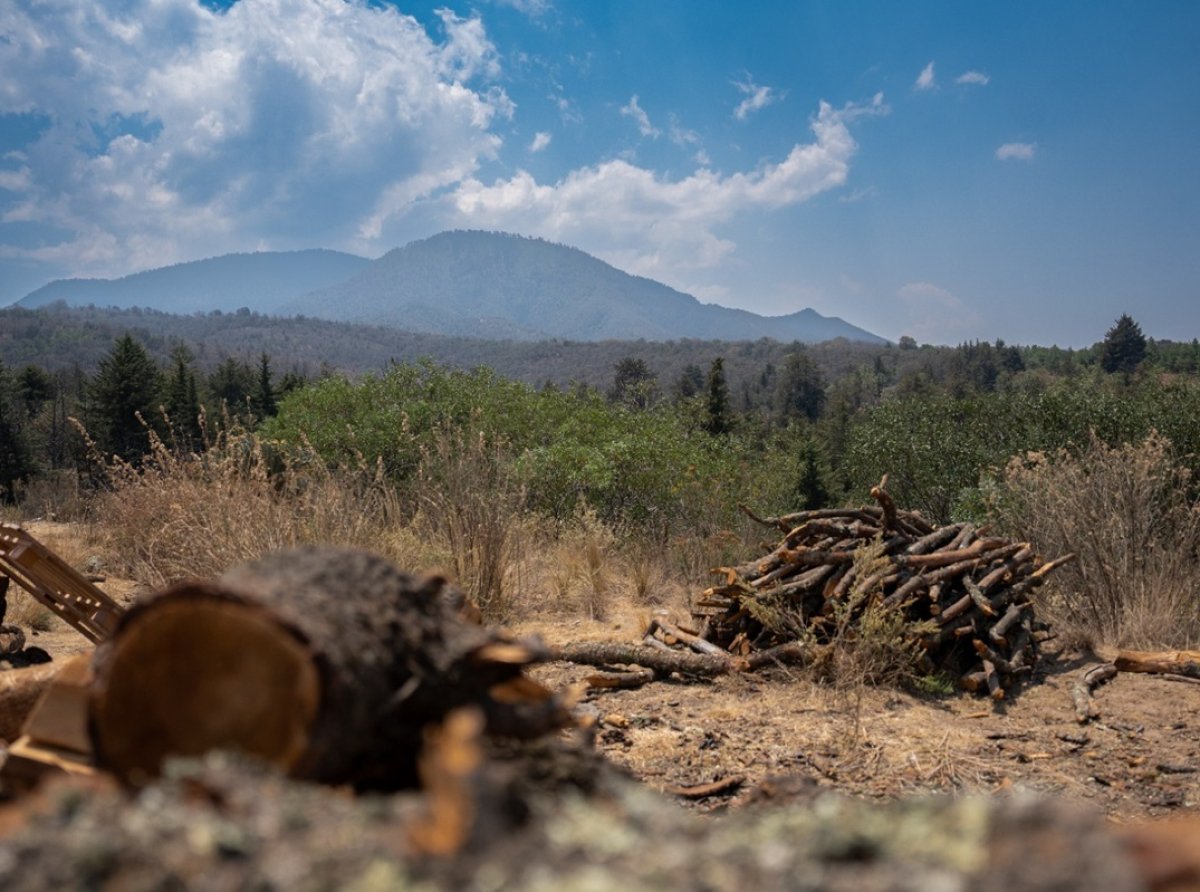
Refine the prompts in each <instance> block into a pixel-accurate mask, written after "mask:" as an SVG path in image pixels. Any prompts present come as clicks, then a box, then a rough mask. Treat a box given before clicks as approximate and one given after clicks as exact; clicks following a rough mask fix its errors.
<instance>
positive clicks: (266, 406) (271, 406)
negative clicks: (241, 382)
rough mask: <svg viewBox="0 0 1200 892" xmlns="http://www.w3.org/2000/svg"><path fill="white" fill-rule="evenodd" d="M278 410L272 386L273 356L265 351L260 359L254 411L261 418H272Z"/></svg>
mask: <svg viewBox="0 0 1200 892" xmlns="http://www.w3.org/2000/svg"><path fill="white" fill-rule="evenodd" d="M278 411H279V408H278V406H277V405H276V403H275V391H274V390H273V389H272V387H271V357H269V356H267V354H266V353H264V354H263V355H262V356H260V357H259V360H258V391H257V393H256V394H255V397H254V412H255V414H256V415H258V417H259V418H260V419H261V418H270V417H271V416H272V415H275V414H276V413H277V412H278Z"/></svg>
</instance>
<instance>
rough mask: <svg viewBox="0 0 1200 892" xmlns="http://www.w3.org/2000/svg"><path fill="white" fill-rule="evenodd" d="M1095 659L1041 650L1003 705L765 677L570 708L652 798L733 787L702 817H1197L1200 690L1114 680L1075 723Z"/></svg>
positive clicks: (661, 688) (598, 626)
mask: <svg viewBox="0 0 1200 892" xmlns="http://www.w3.org/2000/svg"><path fill="white" fill-rule="evenodd" d="M519 631H521V632H523V633H538V634H540V635H541V636H542V637H543V638H544V639H545V640H546V641H547V642H549V643H552V644H562V643H567V642H568V641H579V640H601V639H615V640H626V641H629V640H635V639H636V637H637V634H636V633H637V629H636V617H631V618H629V619H625V620H619V621H618V622H617V623H603V624H602V623H591V622H583V621H577V622H574V623H571V624H568V625H566V626H565V627H564V626H563V625H549V624H543V623H534V624H529V625H527V626H522V627H520V629H519ZM1095 662H1096V658H1095V657H1094V656H1089V658H1087V659H1084V658H1082V657H1081V656H1080V655H1078V654H1058V653H1054V652H1050V653H1047V654H1046V655H1045V659H1044V660H1043V662H1042V665H1041V666H1040V668H1039V671H1038V672H1037V673H1036V675H1035V676H1034V678H1033V679H1032V681H1031V683H1030V684H1029V685H1027V686H1026V688H1025V689H1024V690H1022V691H1020V692H1018V693H1017V694H1016V695H1015V696H1013V697H1012V698H1011V699H1010V700H1007V701H1002V702H1000V703H993V701H991V700H990V699H988V698H985V697H980V696H976V695H972V694H954V695H951V696H944V697H932V696H923V695H922V696H917V695H914V694H912V693H908V692H905V691H900V690H895V689H885V688H872V687H866V686H858V685H856V686H854V687H852V688H851V689H849V690H839V689H837V688H836V687H834V686H831V685H830V684H829V683H827V682H821V681H818V680H815V679H814V678H812V676H811V675H810V674H807V673H805V672H804V671H803V670H795V671H791V670H787V669H774V670H770V671H766V672H759V673H755V674H747V675H731V676H724V677H719V678H716V679H713V680H708V681H689V682H683V681H674V680H672V681H667V682H658V683H653V684H650V685H647V686H645V687H643V688H640V689H637V690H630V691H604V692H597V693H595V694H593V695H591V696H590V697H589V699H588V700H587V701H586V702H585V703H584V704H583V705H582V706H581V710H583V711H584V712H585V713H590V714H591V715H593V716H594V717H595V718H596V719H597V722H598V724H597V730H596V743H597V746H598V747H599V748H600V749H601V751H602V752H604V753H605V754H606V755H607V756H608V757H609V758H611V759H612V760H613V761H614V762H616V763H618V764H620V765H623V766H625V767H626V768H628V769H629V770H630V771H631V772H632V773H633V774H634V775H635V776H637V777H639V778H641V779H642V780H643V781H644V782H645V783H646V784H648V785H649V786H651V787H653V788H657V789H661V790H670V789H672V788H677V787H689V786H693V785H699V784H704V783H710V782H715V781H721V780H729V779H732V778H737V777H740V778H743V779H744V780H743V782H742V783H741V784H739V785H737V786H736V787H735V788H734V790H733V791H732V792H731V793H730V794H726V795H724V796H714V797H709V798H707V799H703V800H700V801H698V802H697V803H696V804H695V807H697V808H700V809H715V808H724V807H737V806H739V805H740V804H743V803H745V802H747V801H750V800H755V801H757V800H760V799H762V798H770V797H771V796H772V795H773V791H775V793H774V794H775V795H788V796H794V795H796V793H797V789H798V788H803V787H806V786H807V787H809V792H810V793H812V794H814V795H815V794H816V793H817V792H820V791H822V790H824V789H830V788H832V789H836V790H838V791H841V792H843V793H847V794H850V795H854V796H862V797H868V798H872V799H890V798H896V797H900V796H905V795H910V794H914V793H923V792H946V793H992V792H1003V791H1007V790H1010V789H1012V788H1014V787H1020V788H1026V789H1030V790H1034V791H1039V792H1044V793H1050V794H1055V795H1061V796H1064V797H1066V798H1068V799H1071V800H1076V801H1080V802H1087V803H1090V804H1091V805H1092V807H1094V808H1098V809H1101V810H1103V811H1104V812H1105V813H1106V814H1107V815H1108V816H1109V818H1110V819H1111V820H1113V821H1118V822H1125V821H1130V820H1135V819H1139V818H1145V817H1148V816H1160V815H1166V814H1172V813H1175V814H1178V813H1200V685H1193V684H1186V683H1178V682H1172V681H1167V680H1164V679H1162V678H1159V677H1155V676H1148V675H1134V674H1120V675H1118V676H1117V677H1116V678H1114V679H1113V680H1112V681H1110V682H1109V683H1108V684H1106V685H1105V686H1103V687H1101V688H1099V689H1098V690H1097V691H1096V697H1095V701H1096V704H1097V706H1098V707H1099V711H1100V717H1099V718H1098V719H1097V720H1095V721H1093V722H1091V723H1089V724H1087V725H1080V724H1079V723H1078V722H1077V721H1076V718H1075V707H1074V703H1073V700H1072V687H1073V686H1074V684H1075V682H1076V680H1077V679H1078V678H1079V676H1080V675H1081V674H1082V672H1083V671H1084V669H1086V668H1087V667H1088V666H1091V665H1094V664H1095ZM594 671H595V670H594V669H592V668H590V667H583V666H569V665H562V664H558V665H553V666H546V667H542V668H541V669H539V670H538V671H537V672H536V673H535V675H536V676H537V677H538V678H539V680H541V681H543V682H546V683H548V684H551V685H564V684H569V683H572V682H576V681H579V680H580V679H582V678H584V677H586V676H587V675H589V674H592V673H593V672H594ZM781 777H788V778H789V780H788V781H787V782H786V783H781V782H780V781H778V779H779V778H781ZM805 779H807V781H805ZM801 795H808V794H807V793H803V792H801Z"/></svg>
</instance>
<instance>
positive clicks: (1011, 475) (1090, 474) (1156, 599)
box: [991, 434, 1200, 648]
mask: <svg viewBox="0 0 1200 892" xmlns="http://www.w3.org/2000/svg"><path fill="white" fill-rule="evenodd" d="M1191 476H1192V475H1191V473H1190V471H1189V470H1188V469H1186V468H1184V467H1182V466H1181V465H1180V464H1179V463H1178V461H1177V460H1176V458H1175V455H1174V453H1173V450H1172V448H1171V444H1170V442H1169V441H1168V440H1167V439H1166V438H1164V437H1162V436H1161V435H1158V434H1151V435H1150V436H1149V437H1147V438H1146V439H1145V440H1144V441H1143V442H1141V443H1136V444H1124V445H1121V446H1115V447H1112V446H1107V445H1105V444H1104V443H1103V442H1101V441H1100V440H1098V439H1093V440H1092V441H1091V442H1090V443H1089V444H1088V446H1087V447H1086V448H1085V449H1084V450H1083V451H1082V452H1081V453H1080V454H1078V455H1073V454H1071V453H1069V452H1066V451H1065V450H1059V451H1057V452H1054V453H1043V452H1036V453H1029V454H1027V455H1023V456H1018V457H1016V458H1013V459H1012V461H1010V462H1009V464H1008V466H1007V468H1006V469H1005V471H1004V474H1003V478H1002V479H1001V480H1000V481H999V482H998V485H997V486H996V488H995V490H994V491H993V492H992V493H991V495H992V498H991V503H992V508H993V515H994V516H995V517H996V518H997V519H998V520H999V521H1000V522H1001V523H1002V524H1003V525H1004V526H1006V527H1007V528H1009V529H1010V530H1013V531H1020V535H1022V536H1025V537H1028V538H1029V539H1030V540H1031V541H1032V542H1033V543H1034V544H1035V545H1036V546H1037V547H1038V548H1039V549H1041V550H1042V552H1043V553H1045V554H1047V555H1051V556H1053V555H1058V554H1066V553H1074V554H1076V555H1077V556H1078V560H1077V561H1075V562H1074V563H1071V564H1068V565H1067V566H1065V567H1064V568H1062V569H1061V570H1060V571H1059V572H1058V573H1056V574H1055V576H1054V584H1053V586H1051V587H1049V588H1048V590H1047V594H1046V596H1045V599H1044V607H1045V608H1046V611H1045V612H1046V613H1047V614H1048V615H1049V616H1050V617H1051V619H1052V620H1053V622H1054V624H1055V625H1056V626H1057V627H1058V628H1060V629H1063V630H1066V631H1068V632H1070V633H1072V634H1073V635H1074V636H1075V637H1077V638H1080V639H1084V640H1089V641H1092V642H1095V643H1106V644H1113V645H1125V646H1132V647H1139V646H1142V647H1160V646H1164V645H1165V646H1174V647H1181V648H1188V647H1195V646H1196V644H1197V642H1200V562H1198V559H1200V502H1197V501H1195V500H1194V499H1193V498H1192V497H1191V496H1189V495H1188V493H1189V489H1190V486H1189V484H1190V479H1191Z"/></svg>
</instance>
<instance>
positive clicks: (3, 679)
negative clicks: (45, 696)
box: [0, 663, 62, 743]
mask: <svg viewBox="0 0 1200 892" xmlns="http://www.w3.org/2000/svg"><path fill="white" fill-rule="evenodd" d="M61 668H62V666H61V665H60V664H57V663H47V664H44V665H41V666H30V667H29V668H28V669H6V670H4V671H3V672H0V740H5V741H7V742H9V743H11V742H12V741H14V740H16V739H17V738H18V737H19V736H20V735H21V727H22V726H23V725H24V724H25V719H27V718H28V717H29V714H30V713H31V712H32V711H33V707H34V706H36V705H37V702H38V699H39V698H40V697H41V696H42V693H43V692H44V691H45V690H46V688H47V687H49V685H50V681H51V680H52V679H53V678H54V676H55V675H57V674H58V670H59V669H61Z"/></svg>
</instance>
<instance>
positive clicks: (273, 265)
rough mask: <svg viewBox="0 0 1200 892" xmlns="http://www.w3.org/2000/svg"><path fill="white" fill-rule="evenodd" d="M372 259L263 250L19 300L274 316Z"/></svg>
mask: <svg viewBox="0 0 1200 892" xmlns="http://www.w3.org/2000/svg"><path fill="white" fill-rule="evenodd" d="M369 263H370V261H369V260H367V259H366V258H364V257H356V256H354V255H353V254H344V253H342V252H341V251H328V250H324V249H316V250H309V251H264V252H259V253H255V254H226V255H224V256H222V257H213V258H211V259H208V260H196V261H193V262H191V263H179V264H176V265H174V266H165V267H162V268H160V269H152V270H148V271H146V272H142V273H135V274H134V275H131V276H125V277H124V278H120V279H58V280H56V281H53V282H50V283H49V284H47V285H44V286H42V287H41V288H39V289H37V290H36V291H33V292H31V293H30V294H28V295H26V296H25V297H23V298H22V299H21V300H19V301H17V304H16V305H17V306H19V307H25V308H27V309H35V308H37V307H44V306H46V305H48V304H52V303H56V302H58V301H62V302H64V303H66V304H67V306H71V307H86V306H89V305H91V306H97V307H121V308H129V307H144V308H147V309H152V310H161V311H163V312H167V313H182V314H189V313H207V312H211V311H212V310H221V311H222V312H233V311H235V310H238V309H240V308H242V307H247V308H249V309H252V310H254V311H256V312H260V313H271V312H273V311H274V310H275V308H276V307H278V306H280V305H281V304H284V303H287V302H288V301H291V300H294V299H296V298H297V297H299V296H300V295H302V294H305V293H306V292H309V291H312V290H314V289H318V288H325V287H327V286H330V285H334V284H336V283H338V282H343V281H345V280H346V279H348V278H350V277H351V276H353V275H354V274H355V273H357V272H359V271H361V270H362V269H363V268H364V267H366V266H367V264H369Z"/></svg>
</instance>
